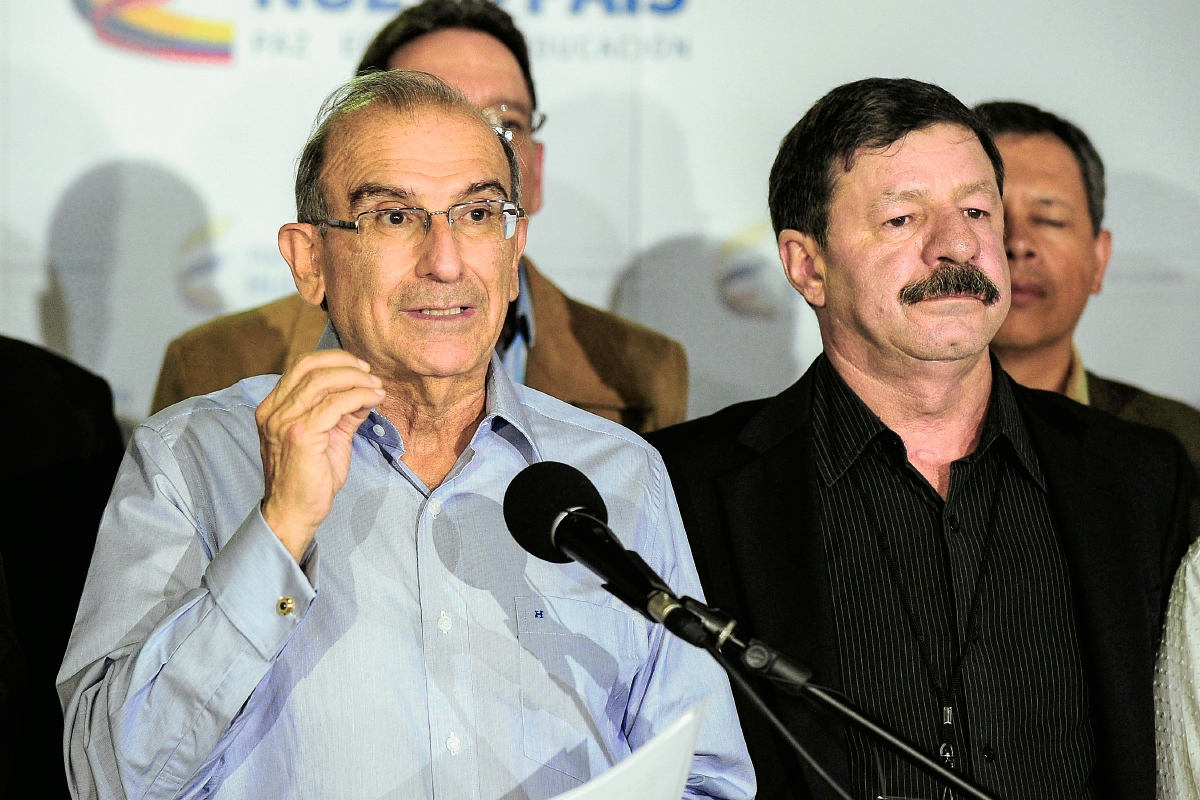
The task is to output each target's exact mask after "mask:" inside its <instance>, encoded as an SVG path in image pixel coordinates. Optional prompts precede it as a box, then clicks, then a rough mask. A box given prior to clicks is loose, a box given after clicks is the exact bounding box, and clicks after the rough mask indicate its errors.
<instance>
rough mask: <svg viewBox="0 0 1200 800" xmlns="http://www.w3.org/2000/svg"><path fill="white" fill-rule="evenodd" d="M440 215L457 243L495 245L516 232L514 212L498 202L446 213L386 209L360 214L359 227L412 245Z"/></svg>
mask: <svg viewBox="0 0 1200 800" xmlns="http://www.w3.org/2000/svg"><path fill="white" fill-rule="evenodd" d="M439 214H445V215H446V216H447V217H448V218H449V220H450V231H451V233H452V234H453V235H454V238H455V239H456V240H458V241H460V242H497V241H501V240H503V239H507V238H510V237H511V236H512V234H513V232H514V231H515V230H516V224H515V223H516V218H517V212H516V210H515V209H510V210H507V211H506V210H505V208H504V203H502V202H501V201H499V200H478V201H474V202H471V203H461V204H459V205H456V206H450V208H448V209H447V210H445V211H427V210H426V209H424V208H385V209H381V210H379V211H368V212H367V213H365V214H362V215H360V216H359V224H360V225H361V226H362V228H364V229H365V231H366V232H368V233H369V235H373V236H378V237H379V238H381V239H384V240H386V241H389V242H395V243H397V244H406V245H410V246H411V245H417V244H420V243H421V242H422V241H424V239H425V235H426V234H427V233H428V231H429V228H430V226H431V224H432V219H433V217H435V216H438V215H439ZM510 217H511V218H512V221H511V222H509V218H510Z"/></svg>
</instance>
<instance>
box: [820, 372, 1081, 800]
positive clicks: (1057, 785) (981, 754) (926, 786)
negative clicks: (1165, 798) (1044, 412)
mask: <svg viewBox="0 0 1200 800" xmlns="http://www.w3.org/2000/svg"><path fill="white" fill-rule="evenodd" d="M821 361H822V363H821V364H819V365H818V368H817V372H816V381H815V384H814V402H813V426H814V430H813V434H814V441H815V445H816V459H817V468H818V474H819V476H820V480H819V492H820V497H821V505H822V515H821V517H822V535H823V538H824V542H825V551H826V555H827V557H828V561H829V575H830V584H831V590H832V599H833V605H834V619H835V621H836V624H837V631H838V653H839V657H840V661H841V677H842V684H843V689H844V691H845V693H846V694H847V695H848V696H849V697H850V698H851V699H852V700H853V701H854V702H855V703H857V704H859V705H860V706H862V707H863V708H865V709H867V710H868V711H869V712H870V713H872V714H873V715H874V716H876V717H877V718H879V719H881V720H882V721H883V722H885V723H886V724H888V725H890V726H891V727H892V728H893V729H895V730H897V731H898V732H900V733H901V734H903V735H904V736H906V737H908V738H909V740H910V741H913V742H915V743H917V744H918V745H920V746H922V747H923V748H925V749H926V750H927V751H929V752H931V753H936V752H938V750H939V748H940V746H941V745H942V743H943V740H944V736H943V728H942V725H941V723H942V718H943V712H942V707H941V704H940V703H939V702H938V695H937V693H936V690H935V689H934V687H933V684H932V682H931V680H930V676H929V671H928V670H927V668H926V665H925V662H924V661H923V659H922V655H921V650H920V648H919V645H918V642H917V639H916V636H915V634H914V630H913V625H912V623H911V622H910V619H909V615H908V613H907V612H906V609H905V604H904V601H903V600H902V597H901V590H900V589H899V588H898V585H897V582H896V577H898V578H899V579H900V580H901V581H903V582H904V585H905V586H906V587H907V592H908V595H909V598H910V600H909V603H910V606H911V609H912V612H913V615H914V616H915V619H916V623H917V625H918V626H919V628H920V629H921V630H922V633H923V635H924V638H925V640H926V642H927V644H928V650H927V652H928V654H929V658H930V662H931V664H932V667H933V671H934V673H935V674H936V676H937V679H938V680H939V681H940V682H941V685H942V687H943V689H945V690H947V692H948V689H949V685H950V681H951V671H952V668H953V663H954V659H955V657H956V655H957V654H958V652H959V651H960V648H962V647H963V646H964V645H965V640H966V638H967V633H968V632H967V626H968V618H969V616H970V607H971V604H972V598H973V596H974V591H975V586H976V579H977V577H978V575H979V570H980V562H981V558H982V556H983V552H984V549H985V547H984V542H985V539H986V537H987V532H988V528H989V527H990V526H989V521H990V520H993V522H992V524H993V525H994V528H993V533H992V542H991V546H990V547H991V552H990V555H989V558H988V564H987V567H986V569H985V571H984V573H983V579H982V580H983V582H982V584H981V585H980V593H979V600H978V604H977V612H976V627H975V630H976V631H977V638H976V641H975V642H974V643H973V644H972V645H970V647H968V648H967V655H966V658H965V660H964V662H963V668H962V678H961V683H960V687H959V691H958V693H957V697H956V701H955V703H954V712H953V716H954V721H955V725H954V732H953V738H954V740H955V741H954V742H953V746H954V750H955V762H956V763H955V768H956V769H959V770H961V771H963V772H965V773H967V774H969V775H972V776H973V777H974V778H975V780H976V781H978V782H979V783H980V784H982V785H983V786H985V787H988V788H989V789H991V790H993V791H994V792H995V793H996V794H998V795H999V796H1000V797H1002V798H1005V799H1006V800H1018V799H1019V798H1029V799H1030V800H1035V799H1036V800H1044V799H1048V798H1081V797H1082V798H1088V797H1091V791H1090V789H1089V786H1088V780H1089V776H1090V774H1091V772H1092V767H1093V764H1094V762H1095V749H1094V745H1093V735H1092V729H1091V725H1090V722H1089V716H1088V697H1087V687H1086V685H1085V678H1084V674H1083V669H1082V665H1081V662H1080V650H1079V641H1078V637H1077V635H1076V629H1075V620H1074V613H1073V611H1072V601H1071V593H1070V583H1069V578H1068V574H1067V568H1066V563H1065V560H1064V558H1063V554H1062V551H1061V550H1060V548H1059V544H1058V540H1057V537H1056V536H1055V533H1054V529H1053V525H1052V522H1051V517H1050V507H1049V504H1048V502H1047V498H1046V485H1045V481H1044V479H1043V477H1042V471H1041V469H1040V467H1039V466H1038V461H1037V457H1036V455H1035V453H1034V451H1033V448H1032V445H1031V444H1030V441H1029V438H1028V435H1027V433H1026V430H1025V425H1024V422H1023V420H1022V419H1021V415H1020V411H1019V409H1018V408H1017V404H1016V398H1015V397H1014V395H1013V391H1012V387H1011V385H1010V383H1009V381H1010V379H1009V378H1008V376H1007V375H1005V374H1004V372H1003V371H1002V370H1000V368H999V366H998V365H996V364H995V362H993V378H994V380H993V384H992V385H993V388H992V397H991V400H990V403H989V406H988V411H987V414H986V417H985V419H984V425H983V431H982V435H981V438H980V442H979V445H978V447H977V448H976V450H975V452H974V453H972V454H971V455H969V456H966V457H965V458H962V459H959V460H958V461H955V462H954V463H953V464H952V465H951V471H950V489H949V492H948V494H947V498H946V500H944V501H943V500H942V498H941V497H940V496H939V495H938V494H937V492H936V491H935V490H934V489H933V487H932V486H930V485H929V483H928V482H927V481H926V480H925V478H924V477H923V476H922V475H921V474H920V473H919V472H918V471H917V470H916V469H915V468H914V467H912V465H910V464H909V463H908V458H907V454H906V451H905V448H904V444H903V442H902V441H901V439H900V437H899V436H898V435H897V434H896V433H894V432H893V431H891V430H889V429H888V428H887V427H886V426H885V425H884V424H883V423H882V422H881V421H880V420H879V418H878V417H877V416H876V415H875V414H874V413H873V412H872V411H871V410H870V409H869V408H868V407H867V406H866V405H865V404H864V403H863V402H862V400H861V399H859V398H858V396H857V395H855V394H854V392H853V391H852V390H851V389H850V387H849V386H847V385H846V383H845V382H844V381H843V380H842V378H841V377H840V376H839V375H838V374H837V372H836V370H834V368H833V367H832V365H831V364H830V363H829V362H828V360H827V359H826V358H825V357H824V356H822V357H821ZM881 537H882V539H881ZM888 551H890V553H891V558H892V560H893V567H892V568H891V569H890V568H889V564H888V555H887V552H888ZM893 570H894V573H895V577H894V576H893ZM848 746H849V756H850V762H849V764H850V781H851V787H850V788H851V791H852V793H853V794H854V795H855V796H856V797H862V798H875V797H879V796H895V797H906V798H907V797H912V798H941V797H942V796H943V794H942V789H941V788H940V786H939V785H938V784H937V783H936V782H935V781H934V780H933V779H932V778H929V777H927V776H926V775H925V774H924V773H921V772H918V771H917V770H916V769H914V768H912V767H909V766H907V765H906V764H904V763H902V762H901V761H900V760H899V759H897V758H895V757H893V756H891V755H890V754H889V753H888V752H887V751H885V750H883V749H882V748H879V747H877V746H875V745H874V744H873V743H872V742H870V741H869V740H868V739H866V738H864V737H862V736H861V735H858V734H855V733H854V732H850V733H849V734H848Z"/></svg>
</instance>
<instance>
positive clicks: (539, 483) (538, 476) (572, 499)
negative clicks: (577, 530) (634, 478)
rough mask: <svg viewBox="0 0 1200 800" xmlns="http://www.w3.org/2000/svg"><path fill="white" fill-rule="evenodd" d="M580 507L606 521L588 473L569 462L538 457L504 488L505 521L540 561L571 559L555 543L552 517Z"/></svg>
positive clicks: (514, 535)
mask: <svg viewBox="0 0 1200 800" xmlns="http://www.w3.org/2000/svg"><path fill="white" fill-rule="evenodd" d="M571 508H574V509H581V510H582V511H583V512H584V513H585V514H590V515H591V516H593V517H595V518H596V519H598V520H600V521H601V522H608V509H607V508H605V506H604V498H602V497H601V496H600V492H598V491H596V487H595V486H593V485H592V482H591V481H589V480H588V478H587V476H586V475H584V474H583V473H582V472H580V471H579V470H577V469H575V468H574V467H572V466H571V465H569V464H563V463H561V462H559V461H540V462H538V463H537V464H530V465H529V466H528V467H526V468H525V469H523V470H521V471H520V472H519V473H517V477H515V478H513V479H512V483H510V484H509V485H508V489H506V490H505V492H504V522H505V524H507V525H508V531H509V533H511V534H512V537H513V538H514V539H516V540H517V544H519V545H521V547H523V548H525V551H526V552H528V553H529V554H531V555H534V556H536V557H538V558H540V559H542V560H543V561H554V562H556V563H559V564H565V563H566V562H568V561H570V560H571V559H570V558H569V557H568V556H565V555H563V554H562V553H560V552H559V550H558V548H557V547H555V546H554V542H553V540H552V539H551V536H550V532H551V528H552V527H553V526H554V520H555V519H557V518H558V515H559V514H561V513H563V512H564V511H566V510H567V509H571Z"/></svg>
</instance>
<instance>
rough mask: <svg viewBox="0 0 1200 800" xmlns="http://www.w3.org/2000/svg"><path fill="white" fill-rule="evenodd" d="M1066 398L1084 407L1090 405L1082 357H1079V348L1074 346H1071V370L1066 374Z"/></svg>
mask: <svg viewBox="0 0 1200 800" xmlns="http://www.w3.org/2000/svg"><path fill="white" fill-rule="evenodd" d="M1067 397H1069V398H1071V399H1072V400H1074V401H1075V402H1076V403H1083V404H1084V405H1085V406H1090V405H1091V404H1092V402H1091V401H1092V398H1091V396H1090V394H1089V393H1088V384H1087V372H1086V371H1084V369H1083V356H1081V355H1079V348H1078V347H1076V346H1075V345H1074V344H1072V345H1071V369H1070V370H1069V371H1068V372H1067Z"/></svg>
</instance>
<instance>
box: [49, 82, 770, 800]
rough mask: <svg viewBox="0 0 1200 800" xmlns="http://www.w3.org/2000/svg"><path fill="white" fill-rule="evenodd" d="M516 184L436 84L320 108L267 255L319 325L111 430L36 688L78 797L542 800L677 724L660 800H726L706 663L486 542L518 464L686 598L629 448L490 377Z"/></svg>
mask: <svg viewBox="0 0 1200 800" xmlns="http://www.w3.org/2000/svg"><path fill="white" fill-rule="evenodd" d="M519 190H520V186H519V172H518V168H517V163H516V158H515V155H514V154H513V151H512V148H511V147H510V146H509V145H508V143H507V142H505V141H504V140H503V138H502V137H498V136H497V135H496V133H495V132H494V131H493V130H492V129H491V128H490V127H489V126H488V124H487V122H486V121H485V120H484V119H483V118H482V117H481V116H480V114H479V113H478V112H477V111H476V110H475V109H474V108H473V107H471V106H470V105H469V104H468V103H467V102H466V100H464V99H463V98H462V97H461V96H460V95H458V94H457V93H456V92H455V91H454V90H452V89H449V88H448V87H446V86H445V85H444V84H441V83H440V82H438V81H437V80H436V79H435V78H432V77H430V76H427V75H424V74H421V73H411V72H403V71H394V72H389V73H380V74H376V75H369V76H366V77H364V78H358V79H356V80H355V81H352V82H351V83H349V84H347V85H346V86H345V87H343V88H342V89H341V90H339V91H338V92H337V93H335V95H334V96H332V97H331V98H330V101H329V102H327V104H326V107H325V109H323V111H322V116H321V118H320V121H319V125H318V127H317V129H316V131H315V132H314V134H313V137H312V139H311V140H310V141H309V143H308V145H307V146H306V148H305V151H304V153H303V155H302V156H301V161H300V166H299V169H298V173H297V181H296V194H297V205H298V219H299V220H300V221H299V222H297V223H292V224H288V225H285V226H284V227H283V228H282V229H281V230H280V236H279V238H280V250H281V252H282V253H283V255H284V257H285V258H286V259H287V261H288V263H289V265H290V266H291V268H292V272H293V275H294V277H295V280H296V285H297V287H298V288H299V290H300V293H301V294H302V295H303V297H304V298H305V300H306V301H307V302H309V303H311V304H313V305H317V304H321V303H325V304H327V306H328V309H329V314H330V320H331V322H330V327H329V329H327V331H326V335H325V337H324V339H323V340H322V345H321V349H320V350H319V351H318V352H317V353H315V354H313V355H311V356H308V357H306V358H304V359H302V360H301V361H300V362H299V363H297V364H296V366H295V367H293V368H292V369H291V370H289V371H288V373H287V374H285V375H283V376H282V377H281V378H276V377H274V376H263V377H259V378H251V379H248V380H245V381H242V382H241V383H239V384H238V385H236V386H234V387H231V388H229V389H227V390H225V391H222V392H218V393H216V394H213V395H209V396H206V397H201V398H195V399H192V400H189V401H186V402H184V403H181V404H180V405H177V406H174V407H172V408H170V409H168V410H166V411H164V412H162V413H160V414H158V415H157V416H155V417H153V418H152V419H151V420H150V421H149V422H147V423H146V424H145V425H143V426H141V427H140V428H139V429H138V430H137V431H136V433H135V435H134V441H133V444H132V445H131V447H130V452H129V455H128V456H127V457H126V459H125V463H124V464H123V466H122V468H121V472H120V475H119V477H118V479H117V485H116V488H115V490H114V493H113V496H112V499H111V501H110V503H109V507H108V509H107V511H106V513H105V517H104V522H103V524H102V526H101V530H100V535H99V539H98V541H97V546H96V552H95V556H94V558H93V562H92V568H91V572H90V574H89V577H88V584H87V588H86V590H85V593H84V598H83V602H82V604H81V607H80V612H79V616H78V619H77V621H76V625H75V630H74V633H73V635H72V638H71V644H70V647H69V649H68V651H67V656H66V660H65V662H64V664H63V668H62V671H61V673H60V675H59V692H60V695H61V697H62V700H63V703H64V707H65V717H66V734H65V735H66V756H67V771H68V777H69V780H70V784H71V787H72V790H73V792H74V793H75V796H76V797H80V798H82V797H88V798H93V797H94V798H118V797H128V798H156V799H157V798H176V797H188V798H191V797H196V798H199V797H219V798H255V800H259V799H264V798H280V800H282V799H283V798H321V799H322V800H324V799H325V798H385V797H386V798H446V799H449V798H455V799H457V798H463V799H464V800H466V799H467V798H471V799H472V800H475V799H479V800H487V799H488V798H497V799H498V798H529V799H530V800H536V799H538V798H549V797H553V796H555V795H557V794H560V793H562V792H565V791H568V790H570V789H572V788H574V787H575V786H577V785H579V784H580V783H582V782H584V781H587V780H588V779H590V778H592V777H594V776H595V775H597V774H599V773H600V772H602V771H603V770H605V769H607V768H608V767H609V766H611V765H612V764H614V763H616V762H617V761H620V760H621V759H622V758H623V757H625V756H626V755H628V754H629V753H630V752H631V751H632V750H634V749H636V748H637V747H639V746H640V745H641V744H643V743H644V742H646V741H647V740H648V739H650V738H651V737H652V736H654V734H655V733H656V732H657V731H659V730H661V729H662V728H663V727H665V726H666V725H667V724H669V723H670V722H671V721H672V720H673V719H674V718H675V717H676V716H677V715H679V714H680V713H682V712H683V711H684V710H686V709H687V708H688V707H690V706H692V705H693V704H695V703H697V702H699V701H701V700H707V701H708V711H707V718H706V721H705V724H704V727H703V729H702V732H701V734H700V739H699V744H698V749H697V753H696V756H695V760H694V763H693V768H692V774H691V776H690V778H689V780H688V784H687V789H686V793H687V796H688V797H725V798H750V797H752V796H753V795H754V778H753V774H752V771H751V768H750V762H749V759H748V756H747V754H746V749H745V744H744V742H743V740H742V736H741V733H740V729H739V726H738V721H737V716H736V712H735V711H734V707H733V702H732V698H731V697H730V693H729V686H728V684H727V682H726V680H725V677H724V675H722V674H721V673H720V671H719V669H718V668H717V667H716V666H715V665H714V664H713V663H711V662H710V661H709V660H708V657H707V655H706V654H704V653H703V652H701V651H699V650H695V649H692V648H690V647H689V646H688V645H685V644H683V643H681V642H679V641H678V640H674V639H672V638H671V637H670V636H668V635H666V634H665V633H664V631H663V630H662V629H661V628H660V627H658V626H652V625H650V624H649V623H648V622H647V621H646V620H644V619H643V618H642V617H640V616H639V615H638V614H636V613H635V612H634V611H632V610H631V609H629V608H628V607H626V606H624V605H622V604H621V603H620V602H619V601H617V600H615V599H614V598H612V597H611V596H610V595H608V594H607V593H606V592H605V591H603V590H602V589H601V588H600V587H599V585H598V581H597V580H596V579H595V578H594V577H593V576H592V575H591V574H590V573H588V572H587V571H586V570H584V569H583V568H582V567H580V566H578V565H575V564H567V565H559V564H550V563H547V562H541V561H538V560H536V559H534V558H532V557H530V556H528V555H527V554H526V553H525V552H524V551H523V550H522V549H521V548H520V547H519V546H518V545H517V544H516V543H515V542H514V541H513V540H512V538H511V537H510V536H509V534H508V532H507V529H506V527H505V524H504V521H503V515H502V511H501V504H502V500H503V496H504V491H505V489H506V487H507V485H508V483H509V481H510V480H511V479H512V478H513V477H514V476H515V475H516V474H517V473H518V472H520V471H521V470H522V469H523V468H524V467H526V466H527V465H529V464H531V463H533V462H536V461H540V460H547V459H549V460H558V461H565V462H568V463H571V464H573V465H575V466H576V467H578V468H579V469H581V470H582V471H583V472H584V473H586V474H588V475H589V476H590V477H591V478H592V480H593V481H594V482H595V483H596V485H597V487H598V488H599V490H600V492H601V494H602V495H603V496H604V499H605V501H606V503H607V504H608V507H609V509H610V518H611V522H612V527H613V529H614V530H615V531H616V532H617V534H618V535H619V536H620V537H621V538H622V539H623V541H624V542H625V544H626V546H627V547H630V548H632V549H635V550H637V551H638V552H640V553H641V554H642V555H643V556H644V557H645V559H646V561H647V562H649V564H650V565H651V566H652V567H654V568H655V569H656V570H657V571H659V572H660V573H661V574H662V575H663V576H664V577H665V578H666V579H667V581H668V582H670V583H671V584H672V585H673V586H674V587H675V588H676V589H677V590H678V591H679V592H680V593H688V594H692V595H694V596H700V586H699V583H698V581H697V578H696V574H695V568H694V566H693V563H692V560H691V555H690V553H689V551H688V546H687V539H686V537H685V535H684V533H683V527H682V524H681V522H680V519H679V513H678V510H677V509H676V506H675V501H674V496H673V493H672V491H671V487H670V484H669V482H668V479H667V477H666V473H665V471H664V469H663V466H662V462H661V461H660V460H659V458H658V456H657V454H656V453H655V452H654V451H653V450H652V449H651V448H650V447H649V446H648V445H646V444H645V443H644V442H642V440H641V439H639V438H637V437H636V436H635V435H633V434H631V433H630V432H628V431H626V430H625V429H623V428H621V427H619V426H617V425H615V424H612V423H609V422H607V421H605V420H602V419H600V418H598V417H595V416H592V415H590V414H587V413H585V412H582V411H579V410H578V409H575V408H572V407H570V406H567V405H565V404H563V403H560V402H558V401H556V400H553V399H552V398H550V397H547V396H546V395H543V394H540V393H538V392H536V391H533V390H530V389H526V388H524V387H520V386H515V385H514V384H513V383H512V382H511V381H510V380H509V379H508V377H507V376H506V374H505V372H504V370H503V368H502V367H501V366H500V362H499V361H498V360H497V359H495V357H494V356H493V355H492V350H493V346H494V344H495V342H496V339H497V337H498V335H499V333H500V329H501V325H502V324H503V320H504V314H505V310H506V309H507V307H508V304H509V302H510V301H511V300H512V299H514V298H515V297H516V294H517V286H518V277H517V264H518V260H519V258H520V256H521V251H522V249H523V247H524V243H525V232H526V225H525V220H524V219H523V212H522V211H521V209H520V206H519V204H518V201H519ZM428 209H440V210H436V211H430V210H428Z"/></svg>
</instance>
